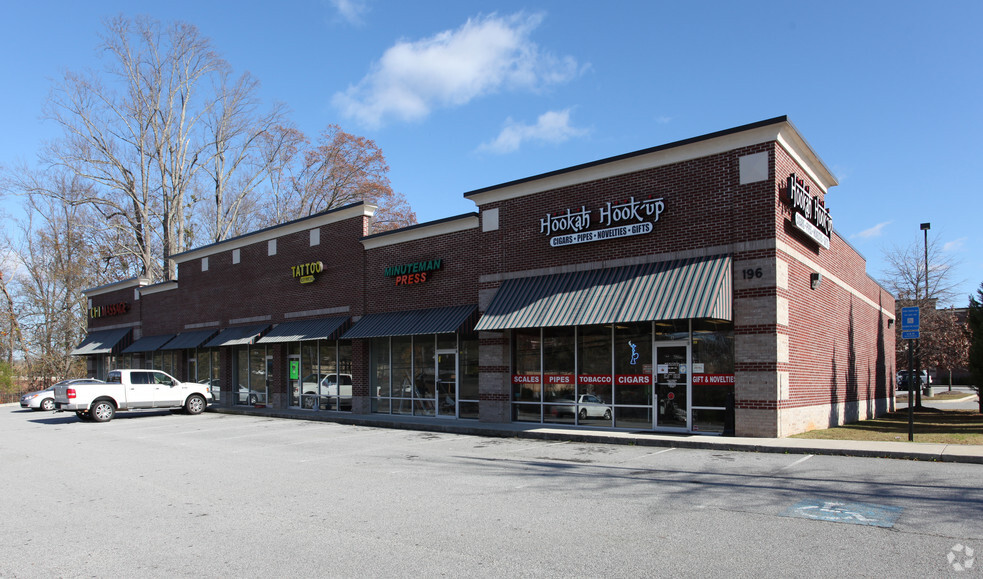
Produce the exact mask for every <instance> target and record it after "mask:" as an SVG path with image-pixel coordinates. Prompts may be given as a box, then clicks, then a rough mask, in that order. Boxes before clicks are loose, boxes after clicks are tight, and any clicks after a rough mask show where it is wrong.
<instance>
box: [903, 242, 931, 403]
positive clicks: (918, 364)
mask: <svg viewBox="0 0 983 579" xmlns="http://www.w3.org/2000/svg"><path fill="white" fill-rule="evenodd" d="M931 228H932V224H931V223H922V224H921V230H922V233H923V234H924V236H925V301H924V302H923V303H924V304H925V306H926V307H928V294H929V289H928V230H929V229H931ZM916 279H917V276H916ZM915 299H916V300H917V299H918V285H917V284H916V285H915ZM917 349H918V357H917V359H916V361H915V364H916V365H915V376H917V377H918V381H919V385H918V392H917V393H916V395H915V396H916V406H918V407H919V408H921V405H922V388H925V387H926V386H928V368H925V382H926V383H925V384H921V383H920V382H921V378H922V348H921V344H919V345H918V348H917ZM909 403H910V399H909Z"/></svg>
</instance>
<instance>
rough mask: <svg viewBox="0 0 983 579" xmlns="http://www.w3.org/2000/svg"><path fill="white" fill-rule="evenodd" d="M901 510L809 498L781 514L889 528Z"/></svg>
mask: <svg viewBox="0 0 983 579" xmlns="http://www.w3.org/2000/svg"><path fill="white" fill-rule="evenodd" d="M902 510H904V509H902V508H901V507H891V506H887V505H871V504H868V503H848V502H842V501H831V500H825V499H809V500H805V501H802V502H800V503H797V504H795V505H793V506H792V507H791V508H790V509H789V510H788V511H786V512H785V513H784V514H783V515H782V516H784V517H797V518H802V519H813V520H816V521H829V522H831V523H849V524H851V525H868V526H872V527H885V528H890V527H893V526H894V522H895V521H897V520H898V517H899V516H901V511H902Z"/></svg>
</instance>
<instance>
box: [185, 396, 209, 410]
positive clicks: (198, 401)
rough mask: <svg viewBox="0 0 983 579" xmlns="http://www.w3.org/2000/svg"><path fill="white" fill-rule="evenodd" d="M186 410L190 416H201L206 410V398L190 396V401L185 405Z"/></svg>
mask: <svg viewBox="0 0 983 579" xmlns="http://www.w3.org/2000/svg"><path fill="white" fill-rule="evenodd" d="M184 409H185V410H187V411H188V414H201V413H202V411H203V410H205V398H204V396H202V395H201V394H192V395H191V396H188V401H187V402H185V403H184Z"/></svg>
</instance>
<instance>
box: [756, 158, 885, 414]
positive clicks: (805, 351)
mask: <svg viewBox="0 0 983 579" xmlns="http://www.w3.org/2000/svg"><path fill="white" fill-rule="evenodd" d="M776 161H777V162H776V175H775V177H776V189H777V190H778V191H777V192H776V195H777V196H778V197H779V199H778V212H777V222H776V228H777V232H778V239H779V240H780V241H781V242H783V243H786V244H788V246H790V247H791V248H792V249H793V250H795V251H798V252H799V253H801V254H803V255H805V256H807V257H808V258H809V259H810V260H812V261H813V262H815V263H816V264H818V265H819V266H820V267H822V268H823V269H825V270H826V271H827V272H829V273H831V274H832V275H834V276H835V277H836V278H838V279H839V280H842V283H843V284H845V285H847V286H850V287H852V288H853V289H854V290H856V292H857V293H859V294H860V295H861V296H862V297H858V296H857V295H854V294H852V293H851V292H849V291H848V290H847V289H846V288H844V287H843V286H841V285H840V284H837V283H834V281H833V280H831V279H828V276H827V279H824V280H823V281H822V283H821V285H820V287H819V289H818V290H812V289H811V287H810V274H811V273H813V272H814V271H815V270H813V269H812V268H810V267H808V266H807V265H805V264H803V263H801V262H799V261H796V260H795V259H793V258H792V257H791V256H789V255H788V254H786V253H785V252H782V251H780V250H779V252H778V255H779V257H781V258H782V259H785V260H787V261H789V264H790V267H789V288H788V290H781V289H780V290H778V294H779V295H782V296H784V297H787V298H788V300H789V327H788V334H789V364H787V365H783V366H787V368H780V369H787V370H788V371H789V372H790V376H789V390H790V400H788V401H787V402H786V403H784V404H783V406H785V407H795V406H810V405H817V404H830V403H844V402H847V403H849V402H858V401H871V403H872V401H873V400H874V399H883V398H887V397H889V396H890V394H891V392H892V391H893V380H892V378H891V377H892V376H893V375H894V357H893V355H892V353H893V352H894V332H893V330H889V329H888V328H887V316H886V315H883V314H882V313H881V312H880V310H879V308H878V306H879V307H880V308H883V309H884V310H886V311H888V312H893V311H894V298H893V297H892V296H891V295H890V294H889V293H888V292H887V291H885V290H884V289H883V288H881V287H880V286H879V285H878V284H877V283H876V282H875V281H874V280H873V279H871V278H870V277H869V276H868V274H867V272H866V261H865V260H864V259H863V257H862V256H861V255H859V254H858V253H857V252H856V251H855V250H854V249H853V248H852V247H850V246H849V245H848V244H847V243H846V242H845V241H844V240H843V239H841V238H840V237H839V235H836V234H835V233H834V235H833V236H832V238H831V240H830V249H829V250H826V249H823V248H821V247H819V246H818V245H817V244H816V243H814V242H812V241H810V240H809V239H808V238H807V237H805V235H804V234H802V233H801V232H799V231H798V230H797V229H796V228H795V227H794V225H792V219H793V216H792V211H791V208H790V207H789V206H788V204H787V202H785V201H784V199H782V198H780V197H781V195H780V194H782V193H784V192H785V179H786V178H787V177H788V175H789V174H790V173H793V172H794V173H795V174H796V175H797V176H798V177H800V178H804V179H805V181H806V183H807V184H809V185H810V193H811V194H813V195H821V190H820V188H819V187H817V186H816V185H815V183H812V182H811V180H810V179H809V178H808V175H806V174H805V171H803V170H802V168H801V167H799V166H798V165H797V164H796V163H795V161H794V160H793V159H792V158H791V157H790V156H789V155H788V153H786V152H785V150H784V149H782V148H781V147H779V148H778V150H777V154H776ZM830 213H831V214H832V216H833V219H834V226H835V220H836V212H835V207H833V208H832V209H831V211H830ZM863 298H867V300H870V302H872V303H873V304H875V305H871V303H868V302H867V301H865V300H864V299H863ZM848 418H849V417H848Z"/></svg>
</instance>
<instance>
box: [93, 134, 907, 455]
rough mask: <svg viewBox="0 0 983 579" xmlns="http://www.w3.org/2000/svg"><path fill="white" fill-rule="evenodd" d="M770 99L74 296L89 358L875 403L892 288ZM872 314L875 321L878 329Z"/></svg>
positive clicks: (378, 398)
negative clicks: (427, 200) (465, 203)
mask: <svg viewBox="0 0 983 579" xmlns="http://www.w3.org/2000/svg"><path fill="white" fill-rule="evenodd" d="M834 185H836V179H835V177H834V176H833V175H832V174H831V173H830V171H829V170H828V169H827V168H826V166H825V165H824V164H823V162H822V161H821V160H820V159H819V157H818V156H817V155H816V154H815V152H814V151H813V150H812V149H811V148H810V147H809V145H808V144H807V143H806V142H805V141H804V140H803V138H802V137H801V136H800V135H799V133H798V131H797V130H796V129H795V127H794V126H792V124H791V123H790V122H788V120H787V119H786V118H784V117H780V118H776V119H771V120H767V121H762V122H759V123H755V124H751V125H746V126H742V127H737V128H734V129H729V130H725V131H721V132H717V133H713V134H710V135H705V136H701V137H696V138H693V139H688V140H685V141H680V142H676V143H670V144H667V145H663V146H658V147H654V148H651V149H646V150H643V151H638V152H634V153H629V154H625V155H621V156H618V157H613V158H609V159H603V160H600V161H596V162H593V163H588V164H585V165H579V166H575V167H570V168H567V169H561V170H558V171H553V172H551V173H545V174H542V175H537V176H534V177H529V178H526V179H521V180H518V181H513V182H509V183H504V184H501V185H496V186H492V187H488V188H485V189H480V190H477V191H472V192H469V193H466V194H465V197H466V198H468V199H470V200H472V201H473V202H474V203H475V205H476V206H477V209H478V211H477V212H475V213H468V214H465V215H459V216H455V217H449V218H446V219H441V220H438V221H434V222H430V223H423V224H419V225H415V226H412V227H407V228H404V229H400V230H396V231H391V232H385V233H377V234H370V227H371V221H372V215H373V211H374V207H372V206H370V205H363V204H356V205H351V206H347V207H343V208H340V209H336V210H332V211H328V212H325V213H321V214H318V215H314V216H311V217H308V218H304V219H301V220H298V221H294V222H291V223H287V224H283V225H279V226H276V227H272V228H269V229H265V230H261V231H257V232H254V233H250V234H247V235H244V236H241V237H238V238H235V239H230V240H226V241H223V242H220V243H217V244H213V245H209V246H206V247H201V248H197V249H193V250H191V251H187V252H185V253H182V254H180V255H176V256H174V257H173V259H174V261H175V262H176V263H177V268H178V279H177V280H176V281H168V282H164V283H161V284H155V285H148V284H147V282H146V281H145V280H140V279H133V280H125V281H121V282H119V283H116V284H111V285H108V286H103V287H99V288H93V289H91V290H88V291H87V292H86V296H87V298H88V299H89V302H90V303H89V305H90V308H91V309H90V322H89V334H88V336H87V337H86V339H85V341H84V342H83V343H82V344H80V345H79V347H78V348H77V350H76V353H77V354H79V355H86V356H88V359H89V370H90V375H93V376H103V375H105V373H106V372H107V371H108V370H109V369H110V368H113V367H127V366H129V367H153V368H158V369H162V370H164V371H166V372H169V373H171V374H173V375H175V376H176V377H178V378H180V379H183V380H196V381H209V382H210V383H211V384H212V386H213V392H214V393H215V394H216V397H217V398H218V402H216V403H217V404H223V405H252V406H272V407H275V408H296V409H298V410H299V411H309V412H351V413H355V414H377V415H383V414H407V415H416V416H424V417H428V418H431V419H433V420H480V421H485V422H510V421H521V422H534V423H540V422H541V423H558V424H569V425H576V426H582V427H584V428H613V429H631V430H660V431H670V432H671V431H677V432H707V433H720V432H725V431H727V432H729V431H731V430H733V431H734V432H735V433H736V434H737V435H738V436H769V437H773V436H786V435H789V434H794V433H797V432H802V431H805V430H810V429H813V428H824V427H827V426H830V425H835V424H840V423H843V422H848V421H853V420H857V419H862V418H867V417H870V416H874V415H877V414H880V413H883V412H885V411H887V410H889V409H890V406H891V405H892V402H891V401H892V400H893V398H892V394H893V380H892V376H893V375H894V356H893V352H894V331H893V323H894V309H895V304H894V297H893V296H891V295H890V294H889V293H888V292H887V291H885V290H884V289H883V288H881V287H880V286H879V285H878V284H877V283H876V282H875V281H874V280H873V279H871V278H870V277H869V276H868V275H867V273H866V269H865V261H864V258H863V257H862V256H860V255H859V254H858V253H857V252H856V251H855V250H854V249H853V248H852V247H851V246H850V245H849V244H848V243H847V242H846V241H845V240H844V239H842V238H841V237H840V236H839V235H838V234H837V233H836V232H835V231H834V230H833V228H832V221H831V218H830V214H829V212H828V210H827V209H826V204H825V201H826V194H827V192H828V190H829V188H830V187H832V186H834ZM889 328H890V329H889Z"/></svg>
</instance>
